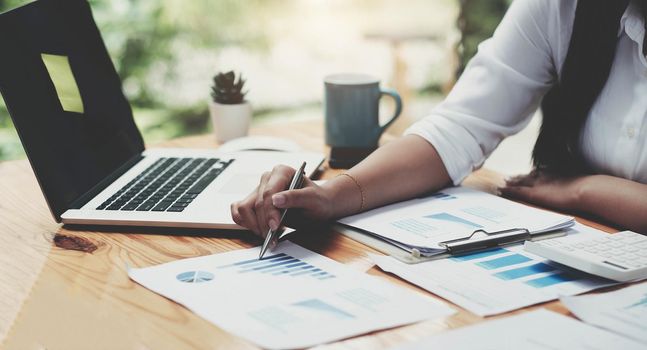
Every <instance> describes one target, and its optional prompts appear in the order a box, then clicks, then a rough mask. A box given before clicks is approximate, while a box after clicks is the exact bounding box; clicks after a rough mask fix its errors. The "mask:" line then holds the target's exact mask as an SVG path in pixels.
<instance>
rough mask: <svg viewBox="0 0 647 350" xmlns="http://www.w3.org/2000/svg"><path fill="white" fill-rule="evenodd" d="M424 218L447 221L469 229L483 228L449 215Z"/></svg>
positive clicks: (434, 215)
mask: <svg viewBox="0 0 647 350" xmlns="http://www.w3.org/2000/svg"><path fill="white" fill-rule="evenodd" d="M425 217H426V218H430V219H435V220H441V221H447V222H451V223H455V224H461V225H463V226H467V227H469V228H482V227H483V226H481V225H479V224H477V223H474V222H471V221H469V220H466V219H463V218H461V217H458V216H456V215H452V214H449V213H438V214H432V215H427V216H425Z"/></svg>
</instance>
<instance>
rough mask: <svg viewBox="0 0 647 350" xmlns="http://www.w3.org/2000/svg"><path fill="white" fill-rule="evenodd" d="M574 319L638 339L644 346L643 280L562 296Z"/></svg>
mask: <svg viewBox="0 0 647 350" xmlns="http://www.w3.org/2000/svg"><path fill="white" fill-rule="evenodd" d="M562 303H563V304H564V305H566V307H567V308H568V309H569V310H571V312H572V313H573V314H575V316H577V318H579V319H580V320H582V321H584V322H586V323H590V324H593V325H596V326H599V327H603V328H606V329H608V330H611V331H614V332H616V333H619V334H622V335H625V336H627V337H630V338H633V339H634V340H637V341H640V342H642V343H643V344H645V345H644V346H645V347H646V348H647V283H642V284H639V285H635V286H632V287H627V288H624V289H620V290H617V291H614V292H609V293H603V294H596V295H583V296H580V297H565V298H562Z"/></svg>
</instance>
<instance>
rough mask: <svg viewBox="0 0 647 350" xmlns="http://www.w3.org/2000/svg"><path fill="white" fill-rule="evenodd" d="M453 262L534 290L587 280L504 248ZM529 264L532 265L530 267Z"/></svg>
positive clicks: (468, 255)
mask: <svg viewBox="0 0 647 350" xmlns="http://www.w3.org/2000/svg"><path fill="white" fill-rule="evenodd" d="M451 260H453V261H456V262H473V264H474V265H475V266H478V267H480V268H482V269H485V270H492V272H493V273H492V276H494V277H496V278H498V279H500V280H503V281H516V280H523V283H524V284H526V285H528V286H530V287H534V288H546V287H550V286H554V285H556V284H560V283H564V282H571V281H575V280H578V279H581V278H585V275H584V274H582V275H580V276H578V275H577V274H576V273H575V272H573V271H568V272H567V271H563V270H561V269H559V268H557V267H555V266H553V265H550V264H548V263H546V262H538V261H535V260H533V258H531V257H529V256H527V255H525V254H523V253H521V252H516V253H513V252H511V251H510V250H508V249H504V248H496V249H492V250H488V251H485V252H478V253H472V254H467V255H462V256H457V257H453V258H451ZM529 263H532V264H531V265H528V264H529ZM494 270H496V271H494ZM533 277H536V278H533Z"/></svg>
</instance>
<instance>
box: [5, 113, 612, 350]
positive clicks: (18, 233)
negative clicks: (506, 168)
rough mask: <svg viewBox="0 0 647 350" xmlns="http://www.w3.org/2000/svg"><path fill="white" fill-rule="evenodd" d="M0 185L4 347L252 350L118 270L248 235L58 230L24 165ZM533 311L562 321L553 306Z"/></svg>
mask: <svg viewBox="0 0 647 350" xmlns="http://www.w3.org/2000/svg"><path fill="white" fill-rule="evenodd" d="M322 130H323V126H322V125H321V122H299V123H290V124H276V125H266V126H260V127H256V128H254V130H253V132H252V133H254V134H268V135H281V136H283V137H287V138H291V139H294V140H296V141H297V142H299V143H301V144H302V145H303V146H304V147H305V148H307V149H312V150H319V151H323V141H322V140H323V137H322V136H323V135H322V134H323V131H322ZM162 146H172V147H178V146H181V147H196V148H201V147H215V146H216V144H215V142H214V141H213V138H212V136H211V135H205V136H199V137H188V138H183V139H179V140H174V141H170V142H167V143H165V144H164V145H162ZM335 174H336V171H333V170H325V171H324V172H323V174H322V177H323V178H329V177H332V176H334V175H335ZM0 179H2V181H0V198H1V201H0V340H2V342H3V343H2V345H3V346H2V347H3V348H7V349H90V348H91V349H185V348H196V349H248V348H255V346H254V345H252V344H250V343H248V342H247V341H245V340H243V339H240V338H236V337H234V336H232V335H230V334H228V333H226V332H224V331H222V330H220V329H219V328H217V327H215V326H213V325H212V324H210V323H208V322H206V321H204V320H203V319H201V318H200V317H198V316H196V315H195V314H193V313H192V312H190V311H188V310H186V309H185V308H183V307H181V306H179V305H177V304H175V303H174V302H172V301H170V300H168V299H165V298H163V297H161V296H159V295H157V294H155V293H153V292H151V291H149V290H147V289H145V288H144V287H141V286H139V285H137V284H135V283H134V282H132V281H131V280H129V279H128V276H127V275H126V265H130V266H134V267H143V266H149V265H154V264H160V263H164V262H169V261H173V260H176V259H181V258H188V257H194V256H200V255H207V254H213V253H219V252H224V251H229V250H233V249H240V248H248V247H252V246H254V245H258V244H259V243H260V241H259V240H258V239H257V238H255V237H253V236H252V235H251V234H245V233H241V232H222V231H220V232H219V231H200V232H198V233H196V232H195V231H185V230H180V229H167V230H162V231H160V230H159V229H156V230H153V229H139V230H135V231H133V230H125V229H123V228H120V229H116V230H115V231H116V232H111V233H106V232H96V231H92V230H79V229H71V228H67V227H65V228H64V227H61V226H60V225H58V224H56V223H54V220H53V219H52V217H51V215H50V213H49V210H48V209H47V205H46V204H45V201H44V198H43V196H42V194H41V192H40V189H39V187H38V185H37V183H36V180H35V178H34V176H33V174H32V172H31V169H30V167H29V164H28V163H27V161H12V162H5V163H2V164H0ZM501 180H502V179H501V178H500V177H499V176H497V174H496V173H494V172H492V171H487V170H480V171H478V172H477V173H476V174H474V175H473V176H471V177H470V178H469V179H468V181H467V182H466V184H467V185H469V186H472V187H477V188H479V189H483V190H486V191H493V190H494V188H495V187H496V184H498V183H500V182H501ZM582 221H584V223H586V224H590V225H593V226H596V227H598V228H601V229H603V230H607V231H612V229H610V228H607V227H603V226H600V225H595V224H594V223H591V222H587V221H586V220H582ZM161 233H175V234H178V235H175V236H169V235H163V234H161ZM187 234H190V235H188V236H187ZM295 240H296V242H297V243H298V244H300V245H303V246H304V247H306V248H308V249H311V250H314V251H316V252H319V253H321V254H324V255H326V256H328V257H330V258H333V259H335V260H337V261H339V262H342V263H344V264H347V265H349V266H350V267H351V268H356V269H359V270H366V269H369V268H370V270H369V271H368V272H369V273H370V274H373V275H379V276H381V277H383V278H385V279H388V280H390V281H391V282H392V283H396V284H400V285H404V286H406V287H407V288H413V289H417V290H419V291H421V292H422V293H425V294H429V293H427V292H426V291H424V290H422V289H419V288H417V287H414V286H412V285H410V284H408V283H406V282H404V281H402V280H400V279H398V278H397V277H393V276H391V275H388V274H385V273H383V272H382V271H380V270H379V269H378V268H376V267H371V266H372V263H371V262H370V261H369V259H368V257H367V255H366V253H367V252H374V251H373V250H372V249H371V248H368V247H366V246H364V245H362V244H360V243H357V242H355V241H352V240H350V239H348V238H346V237H344V236H342V235H339V234H335V233H334V232H327V233H324V234H321V235H308V234H303V235H300V236H299V237H296V238H295ZM429 295H431V294H429ZM455 307H456V306H455ZM541 307H547V308H549V309H551V310H554V311H557V312H561V313H564V314H568V312H567V311H566V309H565V308H564V307H563V306H561V305H560V303H559V302H551V303H547V304H543V305H541ZM456 308H457V309H459V310H460V311H459V312H458V313H457V314H455V315H453V316H451V317H449V318H447V319H443V320H436V321H428V322H422V323H418V324H414V325H410V326H405V327H400V328H396V329H391V330H386V331H381V332H375V333H373V334H369V335H364V336H360V337H356V338H352V339H348V340H344V341H340V342H337V343H333V344H329V345H326V346H323V348H330V349H383V348H387V347H390V346H393V345H396V344H400V343H403V342H405V341H410V340H414V339H417V338H420V337H422V336H424V335H427V334H431V333H434V332H441V331H444V330H447V329H450V328H455V327H460V326H464V325H467V324H472V323H476V322H481V321H482V320H483V319H482V318H480V317H477V316H475V315H473V314H471V313H470V312H467V311H465V310H462V309H460V308H458V307H456ZM534 308H536V307H531V308H526V309H523V310H519V311H516V312H524V311H527V310H530V309H534ZM506 315H509V314H506ZM506 315H503V317H505V316H506Z"/></svg>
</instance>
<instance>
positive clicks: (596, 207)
mask: <svg viewBox="0 0 647 350" xmlns="http://www.w3.org/2000/svg"><path fill="white" fill-rule="evenodd" d="M501 192H502V194H504V195H505V196H507V197H511V198H514V199H518V200H522V201H525V202H529V203H534V204H537V205H541V206H546V207H550V208H554V209H559V210H563V211H570V212H576V213H583V214H585V215H594V216H596V217H599V218H602V219H604V220H607V221H609V222H611V223H614V224H616V225H619V226H621V227H624V228H627V229H630V230H633V231H636V232H640V233H647V185H645V184H641V183H638V182H635V181H631V180H626V179H623V178H619V177H614V176H608V175H587V176H581V177H576V178H570V179H558V178H553V177H549V176H546V175H542V174H538V173H533V174H530V175H528V176H523V177H518V178H516V179H513V180H511V181H509V182H508V184H507V186H506V187H504V188H502V189H501Z"/></svg>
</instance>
